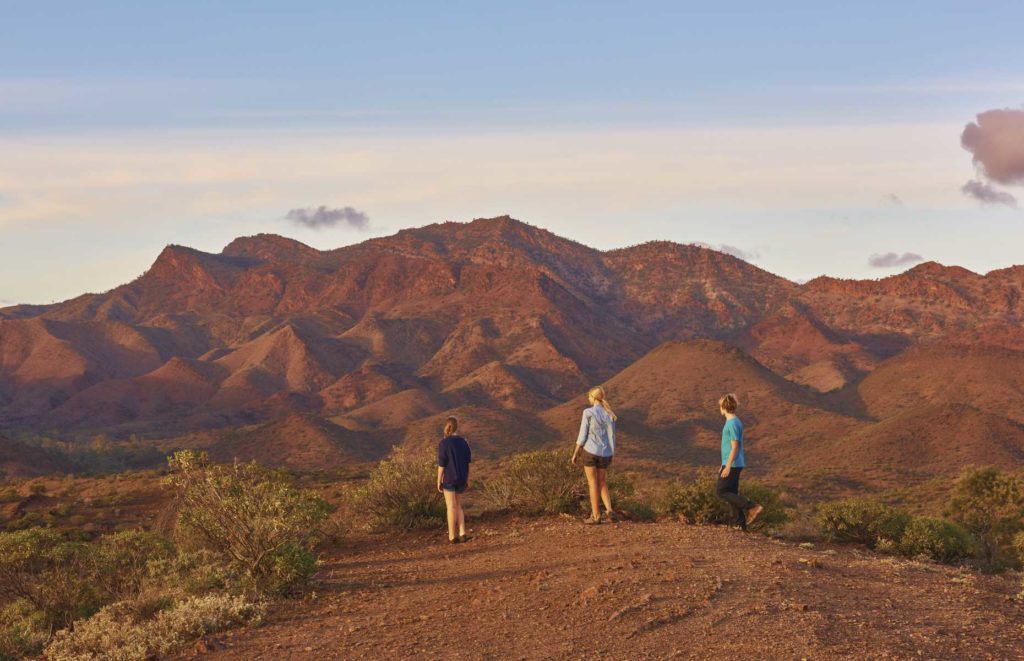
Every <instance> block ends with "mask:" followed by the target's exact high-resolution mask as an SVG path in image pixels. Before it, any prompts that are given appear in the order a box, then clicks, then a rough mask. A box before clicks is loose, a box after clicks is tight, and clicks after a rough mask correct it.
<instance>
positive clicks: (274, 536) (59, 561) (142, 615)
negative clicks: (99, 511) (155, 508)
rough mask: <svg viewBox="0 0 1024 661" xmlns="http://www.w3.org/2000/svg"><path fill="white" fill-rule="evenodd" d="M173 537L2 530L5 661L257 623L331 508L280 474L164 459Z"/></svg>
mask: <svg viewBox="0 0 1024 661" xmlns="http://www.w3.org/2000/svg"><path fill="white" fill-rule="evenodd" d="M171 468H172V473H171V475H170V477H169V478H168V483H169V484H170V486H171V487H172V488H174V489H175V491H176V493H177V501H176V504H175V505H176V508H177V515H176V520H175V523H174V532H173V535H172V536H171V537H167V536H164V535H162V534H160V533H157V532H151V531H143V530H125V531H119V532H113V533H109V534H106V535H102V536H100V537H98V538H96V539H94V540H91V541H83V540H81V539H76V538H74V536H71V535H68V534H67V533H64V532H61V531H58V530H55V529H52V528H46V527H38V526H37V527H29V528H26V529H24V530H17V531H12V532H4V533H0V601H2V603H3V604H4V605H3V609H2V610H0V659H19V658H23V657H25V656H31V655H35V654H38V653H40V652H45V655H46V657H47V658H50V659H82V658H98V659H99V658H105V659H115V658H116V659H146V658H153V657H154V656H161V655H167V654H171V653H173V652H174V651H175V650H177V649H179V648H180V646H181V645H183V644H184V643H185V642H187V641H188V640H191V639H194V638H196V637H198V636H202V635H204V634H206V633H210V632H213V631H219V630H221V629H224V628H227V627H231V626H235V625H238V624H242V623H246V622H254V621H257V620H258V619H259V618H260V617H261V615H262V613H263V610H264V603H265V600H266V599H267V597H268V596H274V595H279V594H283V593H287V592H290V591H292V590H294V589H296V588H297V587H298V586H301V585H302V584H304V583H305V582H306V581H307V580H308V579H309V577H310V576H311V574H312V573H313V571H314V569H315V567H316V557H315V555H314V546H315V544H316V543H317V541H318V540H319V533H318V530H319V528H320V525H321V524H322V523H323V522H324V520H325V519H326V518H327V516H328V514H329V513H330V510H331V508H330V506H329V505H328V504H327V503H326V502H325V501H323V500H322V499H321V498H320V497H319V496H317V495H316V494H314V493H312V492H309V491H305V490H302V489H299V488H297V487H296V486H295V484H294V483H293V481H292V480H291V479H290V478H289V477H288V476H287V475H284V474H281V473H279V472H276V471H270V470H267V469H264V468H260V467H258V466H255V465H253V464H246V465H241V464H238V465H233V466H219V465H213V464H210V463H209V462H207V460H206V457H205V456H204V455H202V454H199V453H193V452H181V453H178V454H176V455H175V456H174V457H173V458H172V459H171Z"/></svg>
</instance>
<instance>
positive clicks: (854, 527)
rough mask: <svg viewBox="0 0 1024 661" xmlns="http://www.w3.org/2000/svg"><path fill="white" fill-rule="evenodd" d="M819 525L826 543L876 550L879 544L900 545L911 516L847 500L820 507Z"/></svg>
mask: <svg viewBox="0 0 1024 661" xmlns="http://www.w3.org/2000/svg"><path fill="white" fill-rule="evenodd" d="M817 516H818V524H819V526H820V527H821V532H822V534H823V535H824V536H825V539H828V540H832V541H836V542H846V543H854V544H864V545H866V546H869V547H871V548H876V547H877V546H878V545H879V543H880V542H888V543H889V544H892V545H897V544H899V541H900V540H901V539H902V538H903V531H904V530H905V529H906V527H907V525H908V524H909V523H910V519H911V516H910V515H909V514H907V513H906V512H902V511H900V510H897V509H895V508H893V507H889V506H888V505H885V504H883V503H880V502H878V501H875V500H871V499H870V498H848V499H845V500H837V501H834V502H831V503H825V504H824V505H820V506H819V507H818V512H817Z"/></svg>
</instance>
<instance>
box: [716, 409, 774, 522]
mask: <svg viewBox="0 0 1024 661" xmlns="http://www.w3.org/2000/svg"><path fill="white" fill-rule="evenodd" d="M739 407H740V403H739V400H738V399H736V395H733V394H729V395H725V396H724V397H722V398H721V399H719V400H718V410H719V412H720V413H721V414H722V415H723V416H724V417H725V426H724V427H722V468H721V470H720V471H719V473H718V484H717V485H716V489H715V490H716V492H717V493H718V497H719V498H721V499H722V500H724V501H726V502H727V503H729V504H730V505H732V507H733V510H734V511H735V512H736V522H737V523H738V524H739V526H740V528H742V529H743V530H746V529H747V526H748V525H749V524H751V523H753V522H754V519H756V518H757V515H758V514H760V513H761V510H763V509H764V508H763V507H761V506H760V505H758V504H756V503H753V502H751V501H750V500H748V499H746V498H744V497H743V496H741V495H740V471H742V470H743V467H744V466H746V462H745V460H744V458H743V422H742V421H741V420H740V419H739V416H737V415H736V410H737V409H738V408H739Z"/></svg>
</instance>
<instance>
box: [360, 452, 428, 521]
mask: <svg viewBox="0 0 1024 661" xmlns="http://www.w3.org/2000/svg"><path fill="white" fill-rule="evenodd" d="M351 505H352V510H353V512H354V513H357V514H358V515H359V516H361V517H365V521H366V522H367V523H368V524H369V525H370V526H371V527H374V528H400V529H404V530H410V529H413V528H423V527H431V526H437V525H440V524H441V523H442V522H443V521H444V520H445V506H444V497H443V496H442V495H441V494H440V493H438V492H437V463H436V462H435V461H433V460H432V459H430V458H424V457H414V456H411V455H410V454H409V453H408V452H406V451H405V450H403V449H401V448H396V449H395V451H394V452H393V453H392V456H391V457H390V458H389V459H385V460H384V461H382V462H380V463H379V464H377V465H376V466H375V467H374V469H373V470H372V471H371V472H370V479H368V480H367V481H366V483H365V484H363V485H362V486H360V487H358V488H357V489H355V490H354V491H353V492H352V496H351Z"/></svg>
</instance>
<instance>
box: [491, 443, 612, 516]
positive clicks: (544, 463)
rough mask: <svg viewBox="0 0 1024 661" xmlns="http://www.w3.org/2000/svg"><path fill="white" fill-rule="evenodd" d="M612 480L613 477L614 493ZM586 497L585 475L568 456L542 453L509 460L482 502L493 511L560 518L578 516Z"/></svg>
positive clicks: (525, 453)
mask: <svg viewBox="0 0 1024 661" xmlns="http://www.w3.org/2000/svg"><path fill="white" fill-rule="evenodd" d="M612 480H613V477H612V476H611V475H609V485H608V486H609V488H610V489H612V490H613V492H614V487H613V482H612ZM586 493H587V481H586V478H585V477H584V476H583V471H582V470H581V469H580V468H579V467H578V466H573V465H572V464H571V463H569V458H568V457H567V456H566V453H565V452H561V451H558V450H538V451H535V452H523V453H521V454H516V455H513V456H511V457H509V458H508V460H507V461H506V462H505V463H504V465H503V466H502V469H501V472H500V474H499V475H497V476H496V477H494V478H491V479H489V480H487V481H486V482H485V483H484V485H483V488H482V489H481V498H482V499H483V500H484V502H485V504H486V505H487V507H488V508H490V509H496V510H508V511H512V512H517V513H520V514H556V513H559V512H576V511H577V510H578V509H579V502H580V500H581V499H583V498H585V497H586ZM614 495H615V494H614V493H613V497H614Z"/></svg>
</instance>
